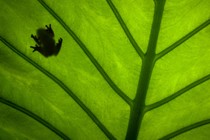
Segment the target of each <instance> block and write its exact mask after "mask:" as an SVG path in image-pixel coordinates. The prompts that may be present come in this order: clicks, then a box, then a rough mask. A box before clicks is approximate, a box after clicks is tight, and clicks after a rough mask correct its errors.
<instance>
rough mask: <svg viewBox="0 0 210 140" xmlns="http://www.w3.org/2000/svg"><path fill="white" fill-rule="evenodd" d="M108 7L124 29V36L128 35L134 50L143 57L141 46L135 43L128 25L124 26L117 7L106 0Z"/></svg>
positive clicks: (109, 0)
mask: <svg viewBox="0 0 210 140" xmlns="http://www.w3.org/2000/svg"><path fill="white" fill-rule="evenodd" d="M106 1H107V3H108V5H109V7H110V8H111V9H112V11H113V13H114V15H115V17H116V18H117V20H118V22H119V23H120V25H121V27H122V29H123V30H124V32H125V34H126V36H127V37H128V39H129V41H130V43H131V44H132V45H133V47H134V49H135V50H136V52H137V53H138V55H139V56H140V57H141V58H142V59H143V58H144V53H143V51H142V50H141V48H140V47H139V46H138V44H137V43H136V41H135V39H134V38H133V36H132V35H131V33H130V31H129V29H128V27H127V26H126V24H125V22H124V21H123V19H122V17H121V16H120V13H119V12H118V11H117V8H116V7H115V6H114V4H113V3H112V1H111V0H106Z"/></svg>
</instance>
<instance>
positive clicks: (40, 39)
mask: <svg viewBox="0 0 210 140" xmlns="http://www.w3.org/2000/svg"><path fill="white" fill-rule="evenodd" d="M45 27H46V29H44V28H39V29H37V31H36V35H33V34H31V38H33V40H34V41H35V42H36V45H35V47H34V46H30V48H32V49H34V50H33V52H35V51H38V52H39V53H41V54H42V55H43V56H45V57H49V56H52V55H55V56H56V55H58V53H59V51H60V49H61V46H62V42H63V39H62V38H60V39H59V40H58V43H55V40H54V31H53V29H52V27H51V24H49V26H48V25H45Z"/></svg>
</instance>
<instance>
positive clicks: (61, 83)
mask: <svg viewBox="0 0 210 140" xmlns="http://www.w3.org/2000/svg"><path fill="white" fill-rule="evenodd" d="M0 40H1V41H2V42H3V43H4V44H5V45H6V46H7V47H8V48H10V49H11V50H12V51H14V52H15V53H16V54H17V55H19V56H20V57H22V58H23V59H24V60H26V61H27V62H28V63H30V64H32V65H33V66H34V67H36V68H37V69H38V70H40V71H41V72H42V73H44V74H45V75H46V76H47V77H49V78H50V79H52V80H53V81H54V82H55V83H56V84H58V85H59V86H60V87H61V88H62V89H63V90H64V91H66V93H67V94H68V95H69V96H70V97H71V98H72V99H73V100H74V101H75V102H76V103H77V104H78V105H79V106H80V107H81V108H82V109H83V110H84V111H85V112H86V113H87V114H88V116H89V117H90V118H91V119H92V120H93V122H94V123H95V124H96V125H97V126H98V127H99V128H100V129H101V130H102V131H103V132H104V134H105V135H106V136H107V137H108V138H110V139H115V138H114V136H113V135H112V134H111V133H110V132H109V131H108V130H107V128H106V127H105V126H104V125H103V124H102V123H101V122H100V121H99V119H98V118H97V117H96V116H95V115H94V114H93V112H91V110H90V109H89V108H88V107H87V106H86V105H85V104H84V103H83V102H82V101H81V100H80V99H79V98H78V97H77V96H76V95H75V94H74V93H73V92H72V91H71V90H70V89H69V88H68V87H67V86H66V85H65V84H64V83H63V82H62V81H61V80H59V79H58V78H57V77H55V76H54V75H53V74H51V73H50V72H48V71H47V70H45V69H44V68H43V67H41V66H40V65H38V64H37V63H36V62H34V61H33V60H31V59H30V58H28V57H27V56H26V55H24V54H23V53H22V52H20V51H19V50H17V49H16V48H15V47H14V46H13V45H12V44H10V43H9V42H8V41H6V40H5V39H4V38H2V37H1V36H0ZM40 123H42V122H40Z"/></svg>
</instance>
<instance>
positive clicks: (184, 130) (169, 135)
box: [159, 119, 210, 140]
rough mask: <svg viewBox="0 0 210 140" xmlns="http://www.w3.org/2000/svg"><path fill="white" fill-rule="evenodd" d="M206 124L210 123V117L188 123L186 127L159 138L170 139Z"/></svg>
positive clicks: (161, 139)
mask: <svg viewBox="0 0 210 140" xmlns="http://www.w3.org/2000/svg"><path fill="white" fill-rule="evenodd" d="M206 124H210V119H207V120H203V121H200V122H197V123H194V124H191V125H188V126H186V127H183V128H181V129H179V130H176V131H174V132H172V133H170V134H168V135H166V136H164V137H162V138H160V139H159V140H169V139H171V138H173V137H176V136H178V135H180V134H182V133H184V132H188V131H190V130H192V129H195V128H198V127H201V126H203V125H206Z"/></svg>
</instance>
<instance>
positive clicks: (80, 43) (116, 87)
mask: <svg viewBox="0 0 210 140" xmlns="http://www.w3.org/2000/svg"><path fill="white" fill-rule="evenodd" d="M38 1H39V2H40V4H41V5H42V6H43V7H44V8H45V9H46V10H47V11H48V12H49V13H50V14H51V15H52V16H53V17H54V18H55V19H56V20H57V21H58V22H59V23H60V24H61V25H62V26H63V28H64V29H65V30H66V31H67V32H68V33H69V35H70V36H71V37H72V38H73V39H74V40H75V42H77V44H78V45H79V47H80V48H81V49H82V50H83V52H84V53H85V54H86V56H87V57H88V58H89V60H90V61H91V62H92V63H93V65H94V66H95V67H96V69H97V70H98V71H99V73H100V74H101V75H102V77H103V78H104V79H105V81H106V82H107V83H108V84H109V86H110V87H111V88H112V89H113V90H114V91H115V92H116V93H117V94H118V95H119V96H120V97H121V98H122V99H123V100H124V101H125V102H126V103H128V104H129V105H131V104H132V100H131V99H130V98H129V97H128V96H127V95H126V94H125V93H124V92H123V91H122V90H121V89H120V88H119V87H118V86H117V85H116V84H115V83H114V82H113V81H112V79H111V78H110V77H109V75H108V74H107V73H106V72H105V70H104V69H103V68H102V66H101V65H100V64H99V63H98V61H97V60H96V59H95V58H94V56H93V55H92V54H91V52H90V51H89V50H88V49H87V47H86V46H85V44H84V43H83V42H82V41H81V40H80V39H79V38H78V37H77V35H76V34H75V33H74V32H73V31H72V30H71V29H70V28H69V27H68V26H67V25H66V23H65V22H64V21H63V20H62V19H61V18H60V17H59V16H58V15H57V14H56V13H55V12H54V11H53V10H52V9H51V8H50V7H49V6H48V5H47V4H46V3H45V2H44V1H42V0H38Z"/></svg>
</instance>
